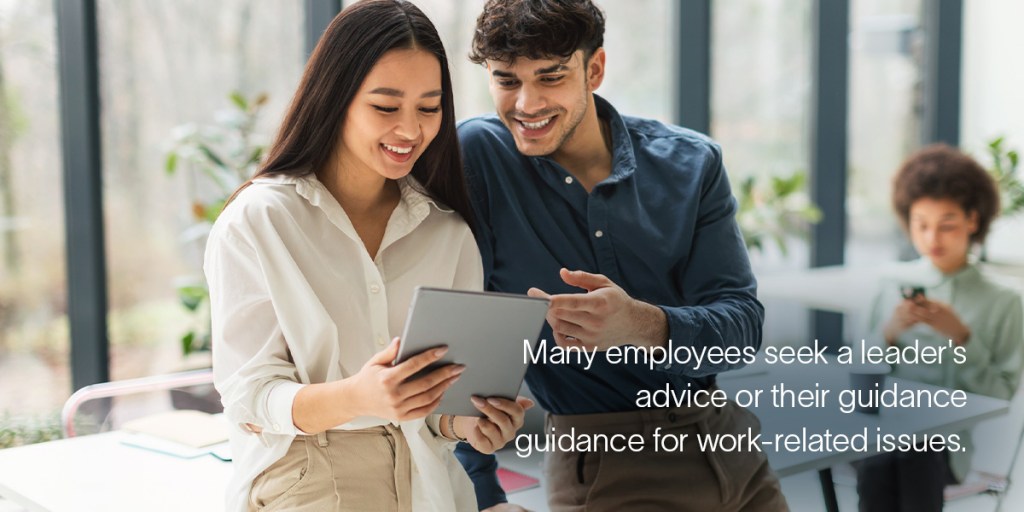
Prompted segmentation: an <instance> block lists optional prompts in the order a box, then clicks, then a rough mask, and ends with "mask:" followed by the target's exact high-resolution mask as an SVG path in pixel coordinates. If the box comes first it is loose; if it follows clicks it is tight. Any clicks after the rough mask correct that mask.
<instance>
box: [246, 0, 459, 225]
mask: <svg viewBox="0 0 1024 512" xmlns="http://www.w3.org/2000/svg"><path fill="white" fill-rule="evenodd" d="M414 47H415V48H420V49H422V50H425V51H428V52H430V53H432V54H434V56H436V57H437V60H438V61H439V62H440V64H441V90H442V96H441V114H442V115H441V128H440V130H439V131H438V133H437V136H436V137H435V138H434V140H433V141H432V142H431V143H430V145H429V146H427V149H426V150H425V151H424V152H423V154H422V155H421V156H420V158H419V159H418V160H417V161H416V163H415V164H413V168H412V175H413V176H414V177H415V178H416V179H417V180H418V181H419V182H420V183H421V184H422V185H423V187H424V188H426V191H425V192H426V193H427V194H429V195H430V196H431V197H433V198H434V199H437V200H438V201H440V202H442V203H444V204H445V205H447V206H448V207H450V208H451V209H453V210H455V211H456V212H458V213H459V214H460V215H462V218H463V219H465V220H466V222H467V223H469V225H470V226H471V227H472V226H473V213H472V209H471V206H470V203H469V195H468V193H467V189H466V181H465V177H464V176H463V173H462V158H461V156H460V154H459V145H458V136H457V135H456V132H455V103H454V99H453V96H452V79H451V73H450V72H449V71H448V58H447V56H446V55H445V51H444V46H443V45H442V44H441V38H440V37H439V36H438V34H437V29H435V28H434V24H433V23H431V22H430V20H429V19H428V18H427V16H426V15H424V14H423V12H422V11H420V10H419V8H417V7H416V6H415V5H413V4H411V3H409V2H406V1H405V0H364V1H361V2H358V3H356V4H354V5H351V6H349V7H348V8H346V9H345V10H343V11H342V12H341V13H340V14H338V16H337V17H335V18H334V20H333V21H332V22H331V24H330V25H329V26H328V27H327V30H326V31H325V32H324V35H323V37H321V38H320V42H319V43H318V44H317V45H316V49H315V50H313V55H312V56H310V58H309V62H308V63H307V64H306V69H305V72H304V73H303V75H302V81H301V83H300V84H299V88H298V90H297V91H295V96H294V97H293V98H292V103H291V105H290V106H289V107H288V112H287V113H286V114H285V117H284V122H283V123H282V125H281V129H280V131H279V132H278V134H277V138H276V140H275V141H274V143H273V145H272V146H271V147H270V151H269V153H268V155H267V160H266V161H265V163H264V164H263V165H262V166H261V167H260V169H259V170H258V171H257V172H256V174H255V175H254V176H253V178H258V177H260V176H267V175H279V174H285V175H290V176H306V175H309V174H313V173H315V172H317V170H319V169H321V168H323V167H324V166H325V165H327V164H328V162H329V161H330V159H331V156H332V155H333V153H334V151H335V150H336V148H337V146H338V141H339V140H340V138H341V128H342V126H343V125H344V124H345V115H346V114H347V112H348V108H349V105H351V104H352V99H353V98H354V97H355V95H356V92H358V91H359V88H360V86H362V84H363V80H365V79H366V75H368V74H369V73H370V70H371V69H373V66H374V65H376V64H377V61H378V60H380V58H381V57H382V56H383V55H384V54H385V53H386V52H388V51H389V50H394V49H404V48H414ZM250 182H251V181H250ZM248 184H249V183H246V184H245V185H242V187H240V188H239V190H238V191H236V192H235V195H237V194H238V192H239V191H241V190H242V189H243V188H245V187H246V186H247V185H248ZM232 197H234V196H232Z"/></svg>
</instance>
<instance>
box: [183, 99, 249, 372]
mask: <svg viewBox="0 0 1024 512" xmlns="http://www.w3.org/2000/svg"><path fill="white" fill-rule="evenodd" d="M229 98H230V100H231V108H229V109H226V110H222V111H219V112H217V113H216V114H215V122H214V123H213V124H209V125H202V126H200V125H196V124H194V123H188V124H183V125H180V126H178V127H176V128H175V129H174V130H173V132H172V137H173V146H172V148H171V150H170V151H169V152H168V153H167V157H166V161H165V165H164V169H165V170H166V172H167V174H168V175H170V176H174V175H177V174H183V175H184V177H185V179H186V180H187V186H188V190H189V197H188V198H187V200H188V202H189V210H190V212H191V219H190V220H191V224H190V225H189V226H188V227H187V228H186V229H185V231H184V232H183V233H182V241H183V243H184V244H185V246H186V248H187V249H190V250H191V251H190V252H191V253H192V256H193V257H192V258H191V259H192V260H193V261H194V262H195V265H196V267H197V269H196V273H195V274H194V275H191V276H185V277H182V278H180V279H179V281H178V284H177V292H178V298H179V299H180V301H181V305H182V306H183V307H184V308H185V309H186V310H188V311H189V312H190V313H191V314H192V315H193V317H194V318H195V321H194V322H193V325H192V326H190V328H189V329H188V330H187V331H186V332H185V333H184V334H183V335H182V337H181V351H182V354H183V355H185V356H188V355H190V354H192V353H193V352H197V351H208V350H209V349H210V324H209V304H208V301H207V299H208V298H209V289H208V288H207V286H206V280H205V279H204V278H203V277H202V268H201V267H202V254H203V250H204V249H205V246H206V238H207V236H208V235H209V233H210V228H211V227H212V226H213V223H214V221H216V220H217V217H218V216H219V215H220V212H221V210H223V208H224V203H225V202H226V201H227V199H228V197H230V196H231V194H232V193H233V192H234V191H235V190H236V189H237V188H238V187H239V186H240V185H241V184H242V183H244V182H245V181H246V180H248V179H249V178H250V177H251V176H252V175H253V174H254V173H255V171H256V167H257V166H258V165H259V162H260V159H261V158H262V157H263V151H264V150H265V147H266V146H265V145H264V144H263V142H262V138H260V137H258V136H257V135H256V134H254V129H255V126H256V122H257V121H258V119H259V115H260V113H261V111H262V108H263V107H264V106H265V105H266V103H267V95H266V94H259V95H257V96H255V97H254V98H246V97H245V96H243V95H242V94H241V93H238V92H233V93H231V95H230V96H229Z"/></svg>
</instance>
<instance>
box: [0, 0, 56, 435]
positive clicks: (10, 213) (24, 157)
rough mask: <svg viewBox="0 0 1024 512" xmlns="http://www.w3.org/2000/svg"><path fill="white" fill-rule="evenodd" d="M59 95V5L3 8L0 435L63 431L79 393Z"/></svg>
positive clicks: (2, 4)
mask: <svg viewBox="0 0 1024 512" xmlns="http://www.w3.org/2000/svg"><path fill="white" fill-rule="evenodd" d="M57 95H58V86H57V60H56V32H55V18H54V12H53V2H45V1H31V2H25V1H10V0H0V389H2V390H4V391H3V392H0V428H4V427H6V430H7V432H10V431H11V429H12V428H13V429H17V428H20V427H19V425H20V426H25V424H24V422H23V420H24V418H25V417H36V418H42V417H46V418H48V420H49V424H50V425H51V427H52V426H55V425H56V416H57V414H58V411H59V410H60V406H61V405H62V404H63V402H64V400H65V399H66V398H67V397H68V396H69V395H70V394H71V391H70V388H71V384H70V372H69V371H68V348H69V344H68V328H67V316H66V313H67V292H66V288H65V286H66V274H65V252H64V206H63V204H64V203H63V186H62V182H63V178H62V160H61V146H60V117H59V115H60V113H59V107H58V105H59V102H58V100H57V97H58V96H57ZM15 389H17V390H18V392H16V393H15V392H11V390H15ZM8 415H10V416H8ZM50 433H51V434H54V433H56V432H55V431H53V430H52V429H51V431H50ZM29 434H30V435H31V433H29ZM8 440H9V439H8ZM3 442H4V440H3V439H0V448H3V447H4V446H3V444H2V443H3Z"/></svg>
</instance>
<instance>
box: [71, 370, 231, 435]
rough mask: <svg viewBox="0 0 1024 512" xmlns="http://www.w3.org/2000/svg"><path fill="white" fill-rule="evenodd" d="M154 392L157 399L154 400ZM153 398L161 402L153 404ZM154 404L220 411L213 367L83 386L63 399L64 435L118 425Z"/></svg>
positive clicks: (140, 413) (148, 410)
mask: <svg viewBox="0 0 1024 512" xmlns="http://www.w3.org/2000/svg"><path fill="white" fill-rule="evenodd" d="M154 396H159V397H160V399H159V400H154V399H153V397H154ZM153 402H160V403H159V404H156V405H154V404H153ZM154 407H156V408H158V409H160V408H162V409H170V408H175V409H195V410H201V411H205V412H209V413H216V412H221V411H222V410H223V407H222V406H221V404H220V397H219V395H217V392H216V390H214V389H213V370H211V369H203V370H192V371H187V372H179V373H171V374H165V375H154V376H151V377H141V378H137V379H126V380H119V381H111V382H102V383H99V384H93V385H91V386H85V387H83V388H82V389H79V390H78V391H76V392H75V393H74V394H73V395H71V397H70V398H68V399H67V401H66V402H64V409H63V410H62V411H61V426H62V427H63V429H64V437H74V436H75V435H81V434H82V433H85V432H84V431H85V430H91V433H95V432H96V431H102V430H108V429H112V428H117V425H118V423H120V422H123V421H126V420H129V419H132V416H134V417H138V416H143V415H145V414H146V413H151V412H154ZM86 413H87V414H86ZM85 416H88V417H89V418H85ZM88 426H91V428H89V427H88Z"/></svg>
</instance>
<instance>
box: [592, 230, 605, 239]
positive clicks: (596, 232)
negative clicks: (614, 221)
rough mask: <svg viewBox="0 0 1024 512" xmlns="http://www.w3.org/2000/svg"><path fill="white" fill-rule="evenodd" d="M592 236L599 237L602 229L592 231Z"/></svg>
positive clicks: (602, 234)
mask: <svg viewBox="0 0 1024 512" xmlns="http://www.w3.org/2000/svg"><path fill="white" fill-rule="evenodd" d="M594 236H595V237H597V238H601V237H602V236H604V231H601V230H600V229H599V230H597V231H594Z"/></svg>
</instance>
